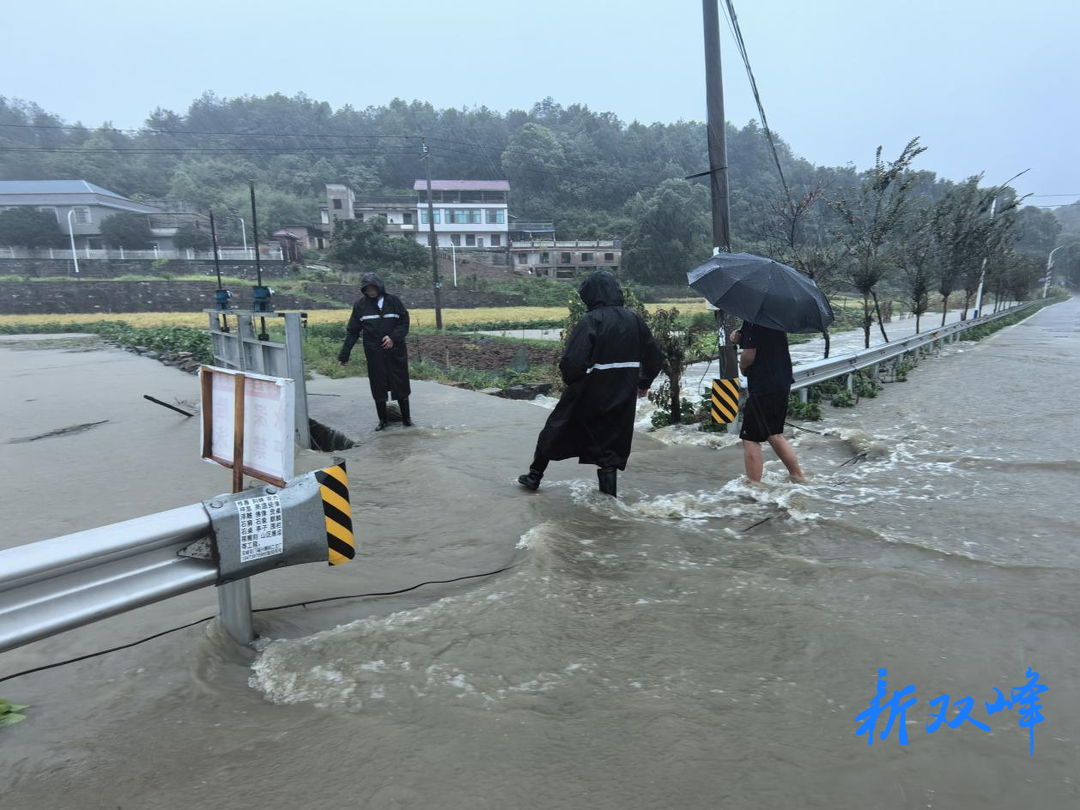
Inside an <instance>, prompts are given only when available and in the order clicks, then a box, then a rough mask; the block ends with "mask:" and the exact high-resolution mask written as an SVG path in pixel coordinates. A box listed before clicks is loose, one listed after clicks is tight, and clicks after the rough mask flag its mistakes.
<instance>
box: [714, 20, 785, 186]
mask: <svg viewBox="0 0 1080 810" xmlns="http://www.w3.org/2000/svg"><path fill="white" fill-rule="evenodd" d="M724 6H725V10H726V12H727V16H728V19H729V20H730V22H731V28H732V30H733V32H734V36H735V44H736V45H737V46H738V48H739V54H740V56H742V61H743V64H744V65H745V66H746V75H747V77H748V78H749V79H750V90H751V91H752V92H753V94H754V102H755V103H756V104H757V108H758V114H759V115H760V116H761V126H762V128H763V129H764V130H765V138H766V139H767V140H768V142H769V149H770V150H771V151H772V156H773V162H774V163H775V164H776V171H777V173H778V174H779V175H780V183H781V184H782V185H783V187H784V194H785V195H786V197H787V201H788V204H789V205H793V204H794V201H793V200H792V197H791V189H790V188H789V187H788V183H787V178H785V177H784V170H783V168H782V167H781V166H780V153H779V152H778V151H777V149H776V141H775V140H774V139H773V134H772V129H771V128H770V127H769V119H768V118H767V117H766V116H765V106H764V104H762V102H761V94H760V93H759V92H758V86H757V79H755V78H754V69H753V68H752V67H750V55H749V54H748V53H747V50H746V41H745V40H744V39H743V35H742V29H741V28H740V27H739V18H738V16H736V14H735V4H734V2H733V0H724Z"/></svg>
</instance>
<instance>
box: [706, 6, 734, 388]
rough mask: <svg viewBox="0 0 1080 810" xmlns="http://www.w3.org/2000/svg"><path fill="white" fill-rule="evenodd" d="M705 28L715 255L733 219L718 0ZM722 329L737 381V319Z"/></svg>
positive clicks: (729, 375) (726, 374)
mask: <svg viewBox="0 0 1080 810" xmlns="http://www.w3.org/2000/svg"><path fill="white" fill-rule="evenodd" d="M701 13H702V21H703V23H704V26H705V102H706V108H707V113H708V132H709V189H710V191H711V192H712V226H713V254H714V255H715V254H717V253H719V252H720V251H725V252H727V251H730V250H731V215H730V206H729V203H728V173H727V169H728V166H727V123H726V122H725V121H724V78H723V73H722V71H721V67H720V14H719V10H718V8H717V0H702V2H701ZM717 320H718V322H719V323H720V325H721V335H720V336H721V339H722V341H723V343H722V345H721V346H720V376H721V378H722V379H728V380H732V379H737V378H738V376H739V364H738V357H737V355H736V352H735V347H734V346H732V345H731V343H729V342H728V340H727V336H728V334H730V330H731V329H732V327H733V324H734V319H733V318H731V317H730V316H728V317H726V318H725V316H724V313H723V312H722V311H721V312H719V313H717Z"/></svg>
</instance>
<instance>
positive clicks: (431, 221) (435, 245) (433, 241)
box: [420, 138, 442, 330]
mask: <svg viewBox="0 0 1080 810" xmlns="http://www.w3.org/2000/svg"><path fill="white" fill-rule="evenodd" d="M420 148H421V150H422V152H421V157H420V159H421V160H423V161H424V174H425V176H426V177H427V211H428V244H429V245H430V246H431V278H432V282H433V283H434V285H435V328H436V329H439V330H441V329H442V296H441V295H440V293H439V287H440V283H439V241H438V237H437V236H436V235H435V204H434V203H433V202H432V200H431V151H430V150H429V149H428V146H427V139H426V138H421V139H420Z"/></svg>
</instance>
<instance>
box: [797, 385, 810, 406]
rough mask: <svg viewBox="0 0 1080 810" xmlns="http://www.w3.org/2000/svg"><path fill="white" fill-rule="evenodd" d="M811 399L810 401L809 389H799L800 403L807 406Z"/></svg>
mask: <svg viewBox="0 0 1080 810" xmlns="http://www.w3.org/2000/svg"><path fill="white" fill-rule="evenodd" d="M809 399H810V389H809V388H800V389H799V402H801V403H802V404H803V405H805V404H806V403H807V402H808V401H809Z"/></svg>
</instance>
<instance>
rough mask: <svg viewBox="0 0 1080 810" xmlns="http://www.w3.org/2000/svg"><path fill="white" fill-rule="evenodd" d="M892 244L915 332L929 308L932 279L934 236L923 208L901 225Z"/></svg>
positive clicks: (917, 332) (917, 331) (916, 332)
mask: <svg viewBox="0 0 1080 810" xmlns="http://www.w3.org/2000/svg"><path fill="white" fill-rule="evenodd" d="M899 236H900V238H899V240H898V244H897V245H896V246H895V256H896V263H897V265H899V267H900V270H901V272H902V274H903V289H904V302H905V303H906V304H907V306H908V308H909V309H910V310H911V312H912V314H914V315H915V334H919V328H920V324H921V321H922V316H923V315H925V314H926V313H927V312H928V311H929V310H930V288H931V286H932V285H933V283H934V272H933V264H934V258H935V255H934V238H933V233H932V232H931V229H930V220H929V217H928V216H927V212H926V210H925V209H924V210H921V211H919V212H918V213H917V214H916V215H915V216H913V217H911V218H910V220H909V221H908V222H907V223H906V224H905V225H904V227H903V228H902V229H901V231H900V234H899Z"/></svg>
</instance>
